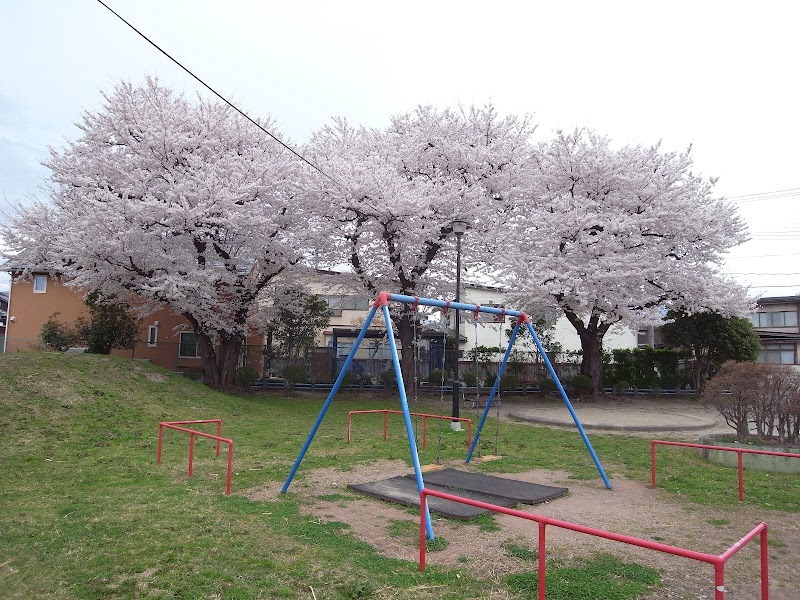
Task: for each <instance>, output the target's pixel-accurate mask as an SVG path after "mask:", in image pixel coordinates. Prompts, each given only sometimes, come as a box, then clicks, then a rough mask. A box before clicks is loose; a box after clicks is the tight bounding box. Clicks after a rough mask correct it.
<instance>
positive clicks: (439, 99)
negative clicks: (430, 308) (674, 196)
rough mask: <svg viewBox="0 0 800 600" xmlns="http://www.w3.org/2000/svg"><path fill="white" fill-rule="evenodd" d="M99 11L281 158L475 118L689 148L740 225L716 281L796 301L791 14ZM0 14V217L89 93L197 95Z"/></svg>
mask: <svg viewBox="0 0 800 600" xmlns="http://www.w3.org/2000/svg"><path fill="white" fill-rule="evenodd" d="M106 3H107V4H108V5H109V6H110V7H111V8H113V9H114V10H115V11H117V12H119V13H120V14H121V16H123V17H124V18H125V19H127V20H128V21H130V22H131V24H133V25H134V26H135V27H137V28H138V29H139V30H140V31H142V32H143V33H144V34H145V35H147V36H148V37H150V38H151V39H152V40H153V41H154V42H156V43H157V44H159V45H160V46H161V47H162V48H163V49H164V50H166V51H167V52H169V53H171V54H172V55H173V56H174V57H175V58H177V59H178V60H179V61H181V62H183V63H184V64H185V65H186V66H187V67H189V68H190V69H192V70H193V71H195V72H196V74H197V75H199V76H200V77H201V78H203V79H204V80H205V81H206V82H207V83H209V84H210V85H212V86H213V87H215V88H216V89H217V90H218V91H219V92H220V93H222V94H223V95H224V96H226V97H229V98H230V99H232V100H233V101H234V102H235V103H237V104H238V105H239V106H240V107H241V108H242V109H244V110H245V111H247V112H249V113H250V114H252V115H253V116H259V117H263V116H266V115H267V114H270V115H272V116H273V117H274V118H276V119H277V121H278V123H279V126H280V127H281V129H282V130H283V131H284V132H285V133H287V134H288V135H289V137H290V138H291V139H292V140H294V141H295V142H296V143H302V142H304V141H305V140H306V139H307V137H308V135H309V134H310V133H311V132H313V131H314V130H316V129H317V128H319V127H320V126H321V125H323V124H324V123H326V122H327V121H328V120H329V119H330V117H332V116H334V115H341V116H346V117H347V118H348V119H349V120H350V121H351V122H354V123H357V124H364V125H369V126H384V125H385V124H386V123H387V119H388V116H389V115H391V114H396V113H402V112H407V111H410V110H413V108H414V107H416V106H417V105H418V104H435V105H438V106H442V107H443V106H457V105H459V104H464V105H468V104H472V103H478V104H482V103H485V102H487V101H489V100H491V101H492V102H493V103H494V104H495V106H496V107H497V109H498V111H499V112H500V113H501V114H507V113H512V114H519V115H523V114H525V113H530V114H531V115H532V117H533V121H534V122H535V123H538V124H539V130H538V132H537V135H538V137H539V138H540V139H542V138H544V137H546V136H549V135H550V133H551V132H552V131H553V130H554V129H557V128H567V129H571V128H573V127H575V126H584V125H585V126H590V127H592V128H595V129H597V130H598V131H600V132H602V133H604V134H606V135H608V136H609V137H611V138H612V139H613V140H614V141H615V143H616V144H618V145H622V144H627V143H645V144H652V143H656V142H658V141H659V140H661V141H662V147H663V148H664V149H666V150H681V149H684V148H686V147H687V146H689V145H692V154H693V156H694V160H695V166H696V169H695V171H696V172H698V173H701V174H703V175H704V176H708V177H718V178H719V181H718V183H717V187H716V190H717V192H718V193H719V195H723V196H727V197H729V198H731V199H734V200H736V201H737V203H738V205H739V206H740V212H741V214H742V216H743V217H744V218H745V220H746V221H747V222H748V224H749V226H750V233H751V238H752V240H751V241H750V242H748V243H746V244H744V245H743V246H741V247H739V248H737V249H736V250H735V251H734V252H732V253H731V255H730V259H729V261H728V262H727V270H728V271H729V272H730V273H732V274H735V275H736V277H737V278H738V279H740V280H741V281H742V282H743V283H745V284H750V285H752V286H753V287H752V291H753V292H754V293H755V294H760V295H781V296H783V295H794V294H798V293H800V268H799V267H797V266H796V265H797V263H798V258H799V257H800V216H799V214H800V211H798V210H797V209H796V208H795V207H796V204H797V202H798V200H800V166H799V165H798V163H799V162H800V161H798V158H799V156H798V155H799V154H800V153H798V150H797V144H798V140H800V119H799V118H798V106H800V99H799V98H798V57H800V35H798V33H797V23H798V17H800V5H797V4H796V3H795V2H788V1H787V2H770V3H761V4H756V3H753V2H715V1H710V0H707V1H703V2H681V1H679V2H675V1H673V2H658V3H656V2H641V1H637V2H552V1H550V2H495V3H488V2H485V1H484V2H466V1H459V2H447V1H440V2H431V1H430V0H428V1H426V2H416V1H408V0H407V1H405V2H402V3H384V2H375V1H374V0H373V1H372V2H349V1H347V0H341V1H339V2H307V1H303V0H294V1H292V2H280V3H278V2H255V1H253V2H244V1H237V0H227V1H225V2H222V1H221V0H214V1H212V0H191V1H189V0H170V1H168V2H167V1H164V0H137V1H135V2H134V1H132V0H126V1H123V0H106ZM0 7H2V10H1V11H0V55H1V56H2V64H3V68H2V71H1V72H0V210H6V211H7V210H8V208H9V202H12V201H18V200H22V201H25V199H26V198H30V197H32V196H37V195H40V192H39V187H38V186H39V185H40V183H41V181H42V180H43V178H44V177H46V176H47V171H46V170H45V169H44V168H43V167H41V166H40V165H39V162H40V161H41V160H42V159H44V158H45V157H46V156H47V147H48V146H56V147H60V146H61V145H62V144H63V140H64V139H69V138H75V137H77V136H78V134H79V132H78V130H77V129H76V128H75V126H74V123H75V122H76V121H78V120H79V118H80V114H81V111H82V110H84V109H89V110H95V109H97V108H98V107H99V106H100V105H101V102H102V98H101V96H100V90H109V89H110V88H111V87H112V86H113V85H114V84H115V83H116V82H118V81H121V80H130V81H133V82H141V81H142V79H143V78H144V76H145V75H153V76H157V77H158V78H159V79H160V80H161V81H162V83H165V84H167V85H170V86H171V87H174V88H176V89H178V90H181V91H184V92H187V93H190V94H194V93H195V92H200V93H203V94H207V92H205V91H203V90H202V88H201V87H200V86H199V84H196V83H195V82H194V81H193V80H192V79H191V77H190V76H188V75H187V74H185V73H184V72H183V71H181V69H180V68H179V67H178V66H176V65H175V64H173V63H172V62H170V61H169V60H168V59H167V58H166V57H164V56H163V55H162V54H161V53H159V52H158V51H157V50H156V49H155V48H153V47H152V46H151V45H149V44H148V43H147V42H146V41H145V40H143V39H142V38H141V37H139V36H138V35H137V34H136V33H135V32H134V31H132V30H131V29H130V28H128V26H126V25H125V24H124V23H122V22H121V21H120V20H119V19H118V18H117V17H115V16H114V15H113V14H112V13H111V12H109V11H108V10H107V9H106V8H104V7H103V5H102V4H100V3H99V2H97V1H96V0H25V1H24V2H18V1H13V0H0ZM784 190H788V192H782V193H775V192H781V191H784ZM465 243H466V241H465ZM6 287H7V281H5V280H3V281H2V282H0V289H5V288H6Z"/></svg>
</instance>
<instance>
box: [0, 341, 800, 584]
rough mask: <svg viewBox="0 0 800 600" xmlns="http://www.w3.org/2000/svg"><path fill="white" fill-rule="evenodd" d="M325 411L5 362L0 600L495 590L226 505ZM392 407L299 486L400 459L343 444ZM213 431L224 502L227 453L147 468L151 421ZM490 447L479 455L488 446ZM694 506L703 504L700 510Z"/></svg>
mask: <svg viewBox="0 0 800 600" xmlns="http://www.w3.org/2000/svg"><path fill="white" fill-rule="evenodd" d="M323 399H324V397H322V396H304V395H294V396H288V397H287V396H284V395H281V394H267V395H242V396H236V395H229V394H222V393H219V392H216V391H213V390H209V389H207V388H205V387H203V386H202V385H199V384H196V383H192V382H190V381H187V380H185V379H182V378H179V377H175V376H173V375H171V374H169V373H166V372H163V371H159V370H158V369H155V368H153V367H151V366H150V365H147V364H143V363H137V362H130V361H127V360H122V359H116V358H111V357H99V356H89V355H61V354H52V353H20V354H6V355H0V422H2V426H3V429H2V430H3V438H2V439H3V443H2V449H0V589H3V590H5V591H4V592H3V595H4V597H10V598H40V597H47V598H55V599H59V598H138V597H155V598H211V597H221V598H282V597H285V598H300V597H311V592H310V589H311V588H313V589H314V590H315V592H314V595H316V597H317V598H318V599H320V600H321V599H322V598H360V597H392V596H394V595H395V594H397V595H398V596H397V597H406V598H427V597H436V598H447V597H451V598H464V597H485V596H486V595H487V591H488V590H489V588H490V587H491V586H492V585H493V584H492V582H489V581H482V580H476V579H474V578H473V577H471V576H470V573H469V570H468V568H465V569H463V570H460V571H454V570H444V569H437V568H429V569H428V570H427V571H426V573H424V574H420V573H419V572H418V571H417V565H416V563H414V562H406V561H398V560H392V559H387V558H384V557H381V556H379V555H378V554H376V553H375V552H374V550H373V549H372V548H371V547H369V546H367V545H366V544H363V543H361V542H359V541H358V540H356V539H355V538H354V537H353V536H352V535H350V533H349V532H348V530H347V527H346V526H345V525H343V524H336V523H333V524H327V525H325V524H323V525H320V524H317V523H315V522H313V521H309V520H308V519H307V518H303V517H301V516H300V515H299V508H300V505H301V504H302V503H303V502H305V501H307V499H305V498H303V497H302V495H301V494H297V493H291V492H290V493H289V494H287V495H285V496H283V497H281V498H280V499H279V500H277V501H274V502H251V501H249V500H247V499H245V498H243V497H241V496H236V495H235V494H236V492H237V491H242V490H245V489H247V488H250V487H253V486H256V485H259V484H262V483H264V482H265V481H275V482H279V481H282V480H283V479H284V478H285V477H286V474H287V473H288V471H289V468H290V467H291V464H292V462H293V461H294V459H295V457H296V456H297V452H298V450H299V448H300V446H301V444H302V442H303V441H304V439H305V436H306V435H307V433H308V430H309V428H310V426H311V424H312V423H313V420H314V418H315V417H316V415H317V413H318V411H319V408H320V406H321V404H322V400H323ZM395 401H396V399H394V398H392V399H386V398H381V399H379V400H378V401H377V402H376V401H375V400H370V399H369V398H359V397H347V396H343V397H341V398H337V399H336V400H335V401H334V403H333V405H332V406H331V409H330V412H329V415H328V417H327V418H326V419H325V421H324V422H323V424H322V426H321V428H320V431H319V432H318V434H317V437H316V439H315V441H314V444H313V446H312V449H311V451H310V452H309V454H308V457H307V458H306V460H305V462H304V463H303V465H302V468H301V471H300V473H299V477H302V473H303V472H304V471H305V470H310V469H312V468H315V467H319V466H329V465H339V466H340V467H342V468H346V469H348V468H357V465H358V464H359V463H360V462H368V461H371V460H374V459H375V458H380V457H384V458H401V459H407V458H408V448H407V444H405V443H404V441H403V439H401V438H400V436H399V434H398V435H395V438H396V439H390V441H389V443H384V442H383V441H382V440H381V439H380V436H379V435H371V436H368V435H367V429H368V427H367V423H366V422H364V423H363V424H362V422H359V423H358V424H356V425H355V426H354V427H358V429H356V431H357V435H359V436H360V437H359V438H358V439H359V443H357V444H350V445H348V444H346V443H345V441H346V440H345V434H346V432H345V425H346V412H347V411H348V410H353V409H362V408H378V407H381V408H385V407H386V406H387V405H389V404H392V403H394V402H395ZM420 408H422V409H425V407H424V406H421V407H420ZM216 417H219V418H221V419H222V420H223V423H224V427H223V435H224V436H227V437H231V438H233V439H234V441H235V443H236V450H235V456H234V468H235V474H234V480H233V489H234V495H233V496H231V497H225V496H224V495H223V491H224V473H225V460H224V450H223V452H222V456H220V458H214V457H213V453H212V451H211V448H212V447H213V444H212V442H210V441H209V440H203V439H198V440H197V441H196V461H195V476H194V477H193V478H192V479H187V478H186V476H185V470H186V459H187V445H188V441H187V439H186V438H187V436H186V435H185V434H182V433H179V432H174V431H168V432H166V433H165V447H164V460H163V464H162V465H157V464H156V463H155V454H156V441H157V429H158V427H157V424H158V422H159V421H164V420H184V419H204V418H216ZM368 418H369V417H364V419H368ZM375 419H378V417H375ZM373 425H374V427H376V428H379V427H380V426H379V424H378V423H375V424H373ZM209 431H210V430H209ZM393 431H394V432H397V431H398V427H397V426H395V427H393ZM545 433H546V435H544V434H545ZM430 435H431V436H432V439H431V440H429V449H428V450H427V451H423V452H421V461H422V462H423V463H424V462H431V461H433V460H434V458H435V456H436V453H437V449H436V446H437V444H436V441H435V437H436V436H438V432H437V431H436V429H435V427H433V426H432V431H431V432H430ZM443 437H444V438H445V445H446V447H447V448H448V449H447V450H445V451H444V453H443V458H453V457H459V456H461V457H463V451H464V450H463V440H464V434H463V433H454V432H450V431H449V430H445V431H444V433H443ZM486 439H487V441H486V442H485V445H486V450H487V451H491V450H492V446H493V435H487V436H486ZM594 440H595V441H594V443H595V447H596V449H597V451H598V453H599V454H600V455H601V457H603V456H605V457H606V459H605V460H608V461H610V462H611V463H613V464H616V465H619V466H620V468H623V469H625V470H626V472H627V473H628V474H629V475H632V476H634V477H638V478H640V479H642V480H646V478H647V474H648V470H647V469H648V466H647V464H645V461H647V457H648V456H649V455H648V454H647V441H646V440H639V439H630V438H625V437H621V436H608V437H599V438H594ZM500 444H501V445H502V446H503V447H504V448H507V453H508V455H511V456H516V457H517V458H513V459H510V460H504V461H503V462H502V463H488V464H487V468H490V469H492V468H494V469H500V468H502V469H505V470H522V469H526V468H531V467H554V468H561V469H564V468H565V467H566V468H569V469H570V470H572V472H573V473H574V475H575V476H577V477H596V476H597V475H596V472H595V471H594V466H593V464H592V463H591V460H590V459H589V457H588V456H587V453H586V451H585V449H584V448H583V446H582V443H581V441H580V439H579V438H577V436H575V435H574V433H572V432H570V433H566V432H552V431H548V430H543V429H539V428H533V427H524V426H515V425H504V426H502V427H501V429H500ZM554 448H557V449H558V451H557V452H556V451H554V450H553V449H554ZM504 453H506V450H504ZM678 456H681V457H684V458H681V459H680V460H676V461H675V462H674V463H673V465H674V466H671V467H670V469H669V470H666V469H665V470H664V475H663V480H664V486H666V487H670V486H671V487H672V489H675V490H676V491H680V492H681V493H684V494H691V493H693V492H692V490H691V488H692V487H693V486H695V485H696V484H694V483H693V482H692V481H689V480H695V479H697V477H691V475H692V474H694V475H696V474H697V469H698V468H705V466H704V465H698V464H697V463H696V461H695V460H694V459H693V458H692V456H691V455H689V454H686V455H684V454H682V453H681V454H678ZM606 468H607V469H608V466H606ZM712 472H713V473H722V475H719V477H717V479H726V477H727V472H726V471H725V470H720V469H715V470H712ZM660 473H661V466H660ZM660 477H661V475H660ZM703 480H704V481H711V482H712V483H711V485H712V492H713V485H714V484H713V480H714V477H707V478H703ZM795 480H796V478H794V479H790V478H786V480H785V484H784V485H782V486H781V485H779V486H772V487H779V488H782V490H783V493H785V494H788V497H789V498H790V500H786V499H783V498H782V496H780V495H778V496H774V495H769V494H767V495H766V496H765V495H764V493H763V492H761V491H758V488H759V486H760V485H761V483H760V481H761V479H760V478H759V477H757V476H755V474H754V475H753V476H751V475H750V474H748V477H747V485H748V489H747V496H748V499H753V500H751V501H756V502H762V503H764V504H765V505H769V506H771V507H773V508H774V507H779V508H780V507H785V508H791V506H785V505H786V503H787V502H791V501H794V502H795V503H796V498H797V497H798V495H800V489H799V488H798V484H797V483H796V481H795ZM687 481H688V482H689V483H688V484H687V483H686V482H687ZM773 481H774V480H773ZM684 485H687V486H688V487H687V489H684V488H682V487H681V486H684ZM707 485H708V484H707ZM719 485H720V490H722V491H721V492H720V495H724V496H725V497H731V496H734V497H735V494H734V493H732V489H731V483H730V482H729V481H723V482H721V483H720V484H719ZM765 487H766V486H765ZM687 490H688V491H687ZM707 492H708V489H703V490H699V491H698V492H697V493H698V494H700V495H699V496H698V499H699V498H702V497H703V494H705V493H707ZM791 499H794V500H791ZM732 501H735V498H734V499H733V500H732ZM795 509H796V507H795ZM496 585H497V583H496V582H494V586H496ZM514 588H516V589H519V588H517V587H516V586H515V585H511V589H514ZM371 591H372V592H371ZM523 595H525V594H523ZM629 597H635V596H629Z"/></svg>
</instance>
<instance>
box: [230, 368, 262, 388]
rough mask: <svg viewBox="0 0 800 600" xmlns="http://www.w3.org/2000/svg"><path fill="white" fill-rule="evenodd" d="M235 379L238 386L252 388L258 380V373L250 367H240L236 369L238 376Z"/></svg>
mask: <svg viewBox="0 0 800 600" xmlns="http://www.w3.org/2000/svg"><path fill="white" fill-rule="evenodd" d="M233 378H234V381H235V382H236V383H237V385H243V386H245V387H250V386H251V385H253V384H254V383H255V382H256V381H257V380H258V371H256V370H255V369H254V368H253V367H250V366H246V367H240V368H238V369H236V374H235V375H234V376H233Z"/></svg>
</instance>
